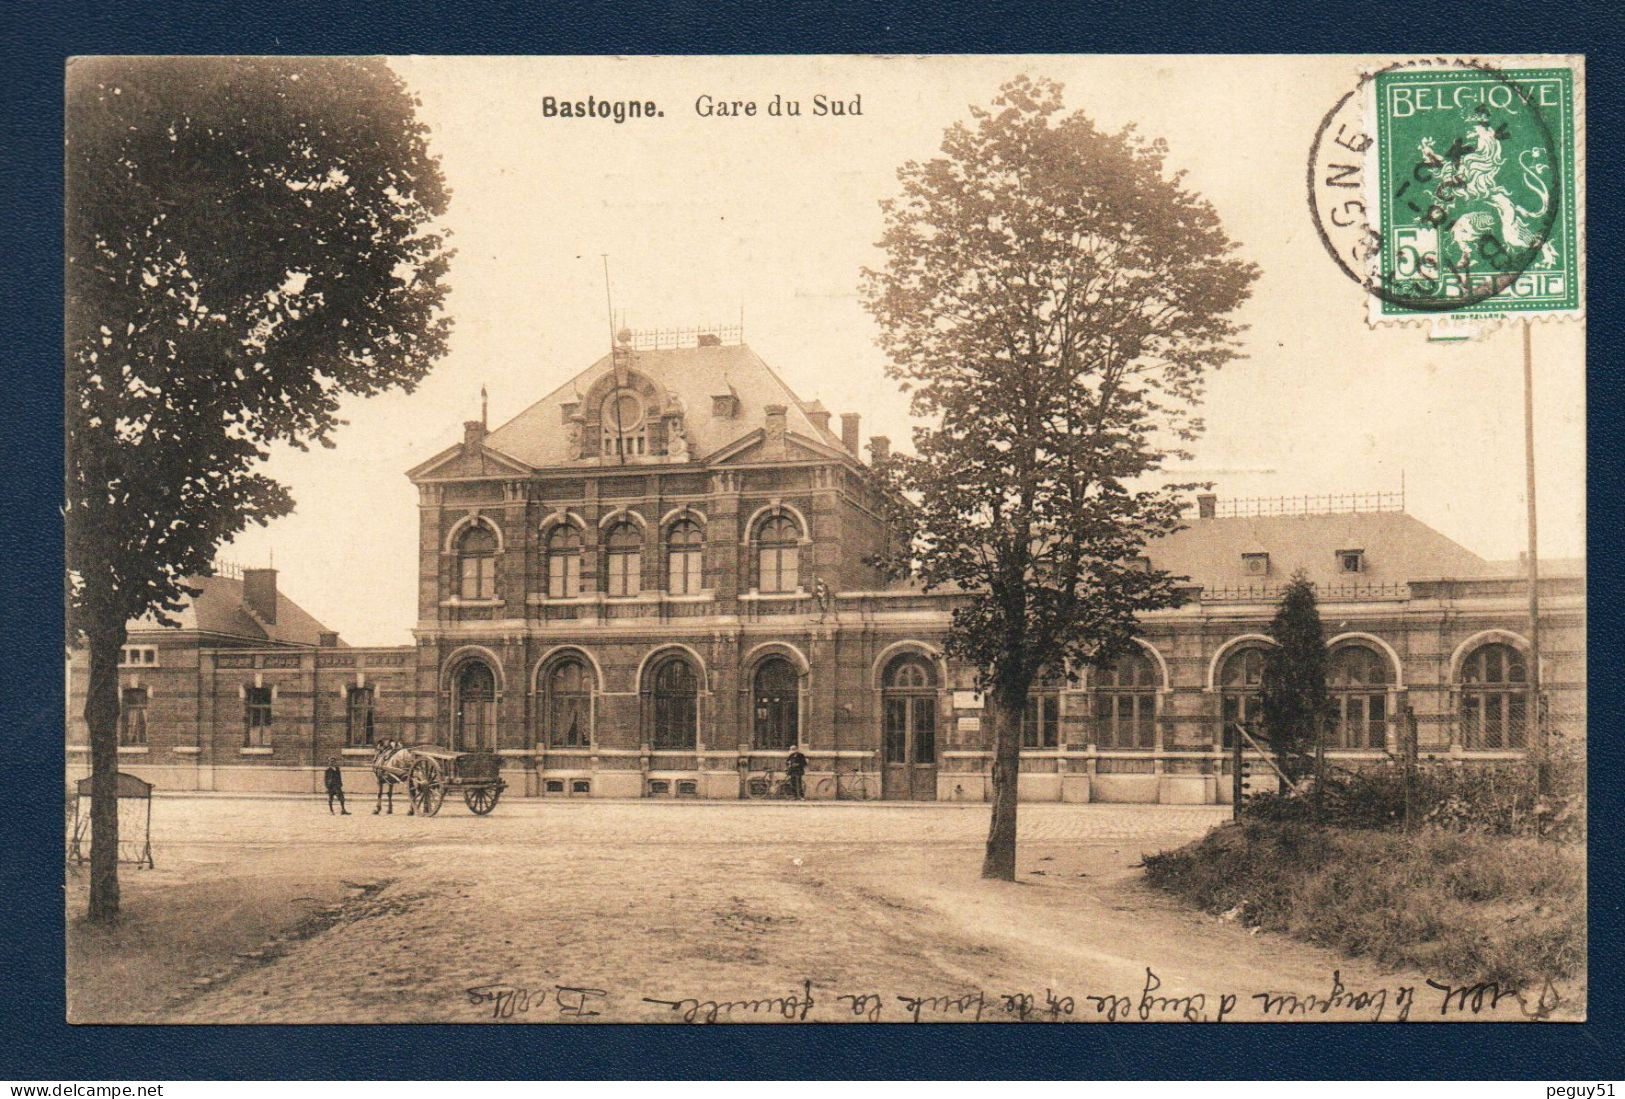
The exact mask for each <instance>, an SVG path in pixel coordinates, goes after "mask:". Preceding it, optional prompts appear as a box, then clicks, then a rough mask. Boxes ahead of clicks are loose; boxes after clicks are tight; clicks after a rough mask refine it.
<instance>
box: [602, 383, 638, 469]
mask: <svg viewBox="0 0 1625 1099" xmlns="http://www.w3.org/2000/svg"><path fill="white" fill-rule="evenodd" d="M600 418H601V424H602V427H603V431H604V448H603V453H604V454H605V455H607V456H609V457H614V458H619V457H625V458H634V457H638V456H639V455H642V454H644V453H646V452H647V450H648V433H647V432H646V430H645V427H646V425H645V422H644V415H643V401H642V400H640V399H639V398H638V395H637V394H636V393H633V392H631V391H630V390H626V389H621V390H617V391H616V392H614V393H611V394H610V395H609V398H608V399H607V400H606V401H604V405H603V408H602V410H601V414H600Z"/></svg>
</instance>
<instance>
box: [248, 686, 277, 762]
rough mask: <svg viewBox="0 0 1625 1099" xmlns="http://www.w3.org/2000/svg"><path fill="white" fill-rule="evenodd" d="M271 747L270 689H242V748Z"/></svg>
mask: <svg viewBox="0 0 1625 1099" xmlns="http://www.w3.org/2000/svg"><path fill="white" fill-rule="evenodd" d="M270 746H271V688H269V687H245V688H243V747H245V748H269V747H270Z"/></svg>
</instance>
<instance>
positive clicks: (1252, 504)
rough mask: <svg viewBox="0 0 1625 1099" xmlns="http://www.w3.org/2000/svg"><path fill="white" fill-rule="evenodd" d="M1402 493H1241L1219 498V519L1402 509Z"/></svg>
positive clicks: (1403, 493)
mask: <svg viewBox="0 0 1625 1099" xmlns="http://www.w3.org/2000/svg"><path fill="white" fill-rule="evenodd" d="M1404 510H1405V492H1404V490H1403V489H1401V490H1400V491H1398V492H1342V493H1332V494H1330V495H1325V496H1243V497H1236V498H1234V499H1228V500H1219V501H1216V503H1215V510H1214V514H1215V515H1216V516H1218V517H1219V518H1221V519H1237V518H1262V517H1266V516H1271V515H1336V514H1342V513H1348V512H1372V511H1404Z"/></svg>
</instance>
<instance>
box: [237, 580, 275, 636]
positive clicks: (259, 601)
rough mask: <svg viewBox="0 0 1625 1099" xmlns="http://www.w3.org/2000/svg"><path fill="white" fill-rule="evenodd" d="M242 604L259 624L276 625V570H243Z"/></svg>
mask: <svg viewBox="0 0 1625 1099" xmlns="http://www.w3.org/2000/svg"><path fill="white" fill-rule="evenodd" d="M243 602H244V603H245V604H247V606H248V609H249V610H251V611H253V612H254V613H255V614H256V615H258V616H259V620H260V621H261V622H264V623H266V624H267V625H271V626H274V625H276V570H275V569H244V570H243Z"/></svg>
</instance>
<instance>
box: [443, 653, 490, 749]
mask: <svg viewBox="0 0 1625 1099" xmlns="http://www.w3.org/2000/svg"><path fill="white" fill-rule="evenodd" d="M453 695H454V697H453V698H452V741H451V746H452V749H453V750H454V751H458V752H490V751H495V749H496V731H497V721H496V717H497V685H496V678H495V677H494V676H493V675H492V674H491V668H490V666H489V665H487V664H486V663H485V662H483V661H480V660H470V661H469V662H468V663H466V664H464V665H463V666H462V667H461V668H459V669H458V670H457V679H456V681H455V683H454V690H453Z"/></svg>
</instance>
